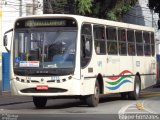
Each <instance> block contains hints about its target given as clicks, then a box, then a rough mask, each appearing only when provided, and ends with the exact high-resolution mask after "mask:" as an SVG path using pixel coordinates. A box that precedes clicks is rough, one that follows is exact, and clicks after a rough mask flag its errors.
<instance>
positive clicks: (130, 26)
mask: <svg viewBox="0 0 160 120" xmlns="http://www.w3.org/2000/svg"><path fill="white" fill-rule="evenodd" d="M46 17H48V18H51V17H56V18H57V17H71V18H74V19H76V20H77V21H78V22H81V23H84V22H87V23H93V24H98V25H107V26H113V27H121V28H127V29H135V30H143V31H152V32H154V28H152V27H147V26H141V25H135V24H128V23H123V22H117V21H111V20H105V19H99V18H92V17H86V16H80V15H71V14H43V15H31V16H26V17H20V18H18V19H17V20H19V19H27V18H46ZM17 20H16V21H17Z"/></svg>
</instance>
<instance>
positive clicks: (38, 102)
mask: <svg viewBox="0 0 160 120" xmlns="http://www.w3.org/2000/svg"><path fill="white" fill-rule="evenodd" d="M33 103H34V105H35V107H36V108H44V107H45V106H46V103H47V98H46V97H33Z"/></svg>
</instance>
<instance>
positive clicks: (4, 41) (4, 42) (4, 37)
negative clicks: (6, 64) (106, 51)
mask: <svg viewBox="0 0 160 120" xmlns="http://www.w3.org/2000/svg"><path fill="white" fill-rule="evenodd" d="M7 43H8V38H7V35H4V36H3V45H4V46H5V47H6V46H7Z"/></svg>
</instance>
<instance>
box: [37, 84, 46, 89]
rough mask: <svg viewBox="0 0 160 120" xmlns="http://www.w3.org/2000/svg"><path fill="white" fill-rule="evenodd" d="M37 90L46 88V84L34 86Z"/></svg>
mask: <svg viewBox="0 0 160 120" xmlns="http://www.w3.org/2000/svg"><path fill="white" fill-rule="evenodd" d="M36 89H37V90H48V86H47V85H38V86H37V87H36Z"/></svg>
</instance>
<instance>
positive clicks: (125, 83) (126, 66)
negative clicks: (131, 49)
mask: <svg viewBox="0 0 160 120" xmlns="http://www.w3.org/2000/svg"><path fill="white" fill-rule="evenodd" d="M120 73H123V74H122V76H121V77H120V78H119V80H120V82H119V85H121V86H120V92H127V91H133V89H134V78H135V75H134V71H133V57H132V56H121V57H120Z"/></svg>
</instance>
